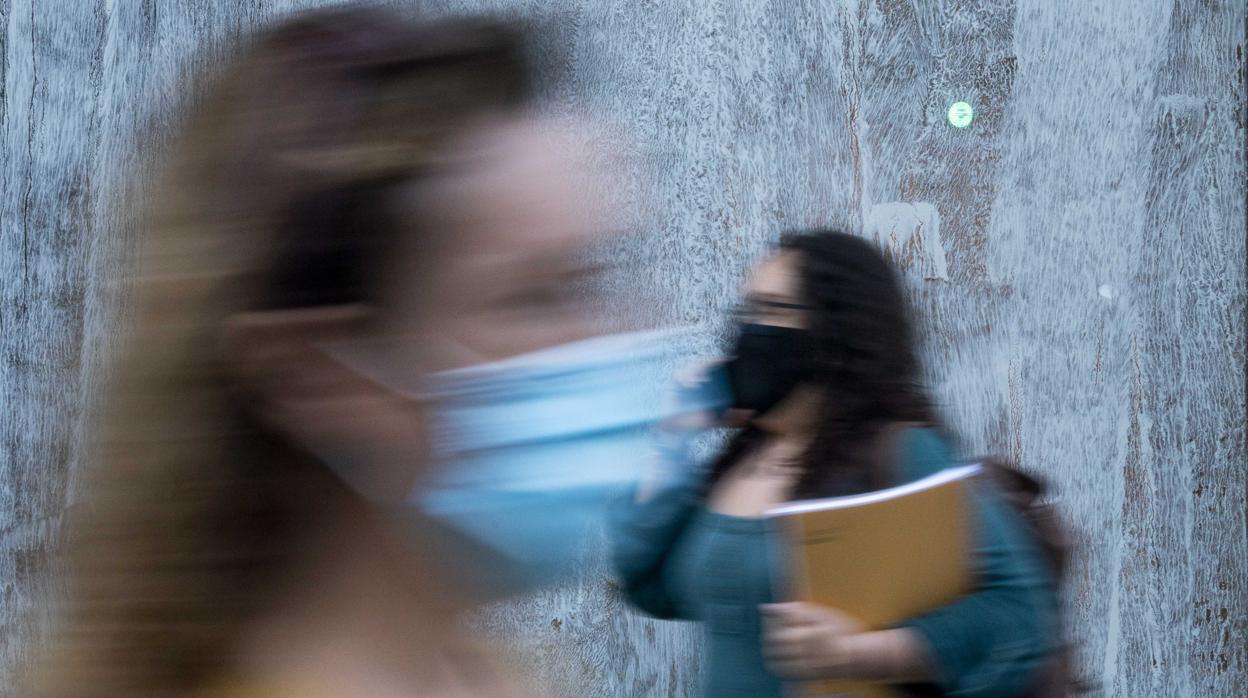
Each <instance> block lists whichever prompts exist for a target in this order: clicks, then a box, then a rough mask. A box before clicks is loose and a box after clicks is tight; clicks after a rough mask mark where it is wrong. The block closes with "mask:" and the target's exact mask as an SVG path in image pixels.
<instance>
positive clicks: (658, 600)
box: [611, 429, 1058, 698]
mask: <svg viewBox="0 0 1248 698" xmlns="http://www.w3.org/2000/svg"><path fill="white" fill-rule="evenodd" d="M898 443H899V448H900V449H901V451H902V458H900V459H899V460H900V462H901V471H902V473H901V475H902V477H903V479H904V480H905V481H907V482H909V481H913V480H917V479H920V478H922V477H926V476H928V475H931V474H933V473H935V472H938V471H940V470H943V469H944V468H947V467H950V466H952V465H954V463H955V462H954V459H953V457H952V454H951V452H950V449H949V446H948V444H947V443H946V442H945V441H944V439H942V438H941V436H940V435H939V432H937V431H936V430H934V429H910V430H908V431H907V432H906V433H904V434H903V435H902V438H900V439H899V440H898ZM668 456H669V457H670V458H673V459H675V460H676V461H677V462H678V463H679V466H678V467H677V468H675V469H674V470H675V472H674V473H673V475H672V477H670V478H669V479H668V481H667V482H666V483H665V484H664V486H662V487H661V488H660V489H659V490H658V491H657V492H656V494H655V495H654V496H652V497H651V498H649V499H647V500H645V501H644V502H642V503H636V502H635V501H634V499H629V500H627V501H623V502H620V504H619V506H618V507H617V508H616V510H615V512H614V522H613V525H612V529H611V537H612V552H613V558H614V562H615V567H616V570H617V572H618V574H619V576H620V578H621V581H622V584H623V587H624V590H625V593H626V594H627V596H628V598H629V600H630V601H631V602H632V603H633V604H634V605H636V606H637V607H638V608H640V609H642V610H643V611H645V612H647V613H649V614H651V615H653V616H655V617H658V618H669V619H679V620H693V621H700V622H701V623H702V628H703V634H704V639H703V661H702V694H703V695H705V696H715V697H716V698H718V697H721V696H757V697H768V696H775V697H776V698H779V696H781V695H782V684H781V682H780V681H779V680H778V679H777V678H776V677H775V676H773V675H772V674H771V673H770V672H768V671H767V669H766V666H765V665H764V663H763V658H762V649H761V633H760V625H759V617H758V606H759V604H763V603H769V602H773V601H776V600H779V599H778V598H777V594H776V590H775V584H776V582H775V576H776V572H777V570H778V569H779V567H778V566H777V565H776V563H775V560H776V550H777V546H776V545H775V534H774V532H773V531H772V530H771V527H770V526H769V524H768V522H767V520H766V519H751V518H741V517H735V516H728V515H725V514H720V513H717V512H713V511H710V510H708V509H707V508H706V507H705V506H704V505H703V501H702V497H703V494H702V489H703V484H704V483H703V478H704V477H705V473H704V472H703V471H701V469H698V468H695V467H692V463H691V462H690V461H689V459H688V458H687V456H686V455H685V453H684V451H683V449H680V451H679V452H678V451H675V450H669V451H668ZM975 510H976V511H975V513H976V518H975V522H976V525H975V536H976V541H977V543H976V549H975V562H976V568H977V570H976V571H977V586H976V589H975V590H974V591H973V592H972V593H971V594H968V595H966V596H964V597H963V598H961V599H959V600H958V601H956V602H954V603H952V604H950V605H948V606H945V607H943V608H939V609H936V610H935V611H932V612H930V613H927V614H925V615H923V616H920V617H917V618H911V619H909V620H907V621H905V622H903V623H901V624H900V625H901V626H904V627H910V628H913V629H914V630H915V631H917V632H918V633H919V634H921V635H922V636H923V637H924V638H925V639H926V640H927V643H928V645H929V646H930V648H931V651H932V655H933V658H934V660H935V668H936V674H937V680H936V681H935V683H934V685H930V686H923V687H912V688H913V692H914V693H916V694H927V695H930V694H935V695H948V696H985V697H986V696H1019V695H1023V694H1025V693H1026V692H1027V690H1028V687H1029V685H1030V684H1031V682H1032V680H1033V678H1034V677H1035V674H1036V671H1037V670H1038V669H1039V668H1040V667H1041V666H1042V664H1043V663H1044V662H1045V661H1046V660H1047V659H1048V658H1049V657H1050V656H1051V652H1052V651H1053V648H1054V647H1055V646H1056V637H1057V628H1056V627H1055V624H1056V619H1057V612H1056V611H1057V603H1058V602H1057V598H1056V593H1055V590H1054V582H1053V579H1052V577H1051V575H1050V573H1049V572H1048V569H1047V568H1046V566H1045V564H1044V562H1043V560H1042V558H1041V557H1040V553H1039V550H1038V549H1037V547H1036V545H1035V543H1034V542H1033V541H1032V539H1031V538H1030V536H1029V535H1028V533H1027V530H1026V528H1025V525H1026V524H1025V523H1024V522H1023V521H1022V519H1021V518H1020V517H1019V515H1018V513H1017V512H1015V511H1014V510H1013V509H1011V508H1010V506H1009V505H1008V504H1007V503H1005V502H1004V501H1002V500H1001V499H1000V497H999V496H997V495H996V493H995V492H993V491H992V490H991V489H990V488H989V487H988V486H987V485H986V484H984V483H977V484H976V489H975Z"/></svg>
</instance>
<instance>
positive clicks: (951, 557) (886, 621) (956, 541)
mask: <svg viewBox="0 0 1248 698" xmlns="http://www.w3.org/2000/svg"><path fill="white" fill-rule="evenodd" d="M978 472H979V466H976V465H968V466H962V467H957V468H949V469H947V470H943V471H941V472H938V473H935V474H933V475H931V476H929V477H926V478H923V479H922V480H917V481H915V482H911V483H907V484H905V485H901V486H898V487H893V488H890V489H886V490H879V491H876V492H868V493H865V494H860V495H852V496H847V497H833V498H830V499H817V500H809V501H800V502H792V503H790V504H786V505H784V506H781V507H778V508H775V509H772V510H771V511H769V512H768V516H769V517H771V518H773V519H774V521H775V522H776V523H777V524H778V528H779V530H780V531H781V532H783V534H784V535H783V540H784V541H785V546H784V551H783V555H784V557H785V559H786V560H787V564H788V568H789V569H788V572H789V573H790V576H789V577H788V579H787V580H786V581H787V584H786V586H787V591H788V593H789V596H790V598H791V599H793V600H798V601H809V602H812V603H817V604H822V605H825V606H830V607H833V608H837V609H839V610H841V611H844V612H845V613H848V614H849V615H851V616H854V617H855V618H857V619H858V620H860V621H862V622H863V623H865V624H866V625H867V627H868V628H871V629H878V628H886V627H888V626H890V625H892V624H894V623H896V622H898V621H901V620H904V619H906V618H910V617H913V616H916V615H919V614H922V613H923V612H924V611H929V610H932V609H935V608H938V607H940V606H942V605H944V604H946V603H948V602H950V601H953V600H955V599H957V598H958V597H959V596H960V595H962V594H964V593H966V592H967V591H969V590H970V587H971V582H972V569H971V525H970V521H969V514H970V512H971V503H970V491H969V480H970V478H971V477H973V476H974V475H976V474H977V473H978ZM799 690H800V693H801V694H802V695H806V696H825V695H850V696H862V697H864V698H865V697H867V696H870V697H872V698H877V697H883V696H893V695H896V693H895V692H894V691H892V690H890V689H889V687H888V686H886V685H882V684H876V685H871V684H864V683H860V682H859V683H854V682H844V681H817V682H811V683H808V684H803V685H802V686H801V687H800V689H799Z"/></svg>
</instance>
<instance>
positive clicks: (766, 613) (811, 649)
mask: <svg viewBox="0 0 1248 698" xmlns="http://www.w3.org/2000/svg"><path fill="white" fill-rule="evenodd" d="M759 613H760V614H761V615H762V618H763V657H764V659H766V660H767V665H768V667H769V668H770V669H771V671H772V672H773V673H775V674H776V675H777V676H779V677H781V678H784V679H790V680H798V681H801V680H810V679H860V680H866V681H884V682H890V683H906V682H920V681H928V680H931V679H932V677H933V675H934V674H933V665H932V657H931V653H930V650H929V648H928V646H927V643H926V642H925V641H924V640H923V638H922V637H920V636H919V634H918V633H916V632H915V631H913V630H910V629H908V628H890V629H887V630H872V631H865V630H864V628H863V625H862V623H860V622H859V621H858V620H857V619H855V618H854V617H853V616H850V615H848V614H846V613H844V612H842V611H838V610H836V609H834V608H828V607H826V606H819V605H817V604H810V603H796V602H795V603H779V604H764V605H762V606H759Z"/></svg>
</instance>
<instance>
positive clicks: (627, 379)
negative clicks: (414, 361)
mask: <svg viewBox="0 0 1248 698" xmlns="http://www.w3.org/2000/svg"><path fill="white" fill-rule="evenodd" d="M675 337H676V333H675V332H673V331H655V332H638V333H628V334H619V335H611V336H605V337H598V338H594V339H589V340H583V341H578V342H573V343H570V344H565V345H560V346H557V347H552V348H549V349H545V350H542V351H539V352H535V353H531V354H525V355H522V356H516V357H512V358H508V359H505V360H501V361H496V362H491V363H485V364H478V365H474V366H470V367H467V368H462V369H455V370H451V371H445V372H441V373H435V374H432V375H428V376H424V377H423V378H421V379H420V381H419V385H418V386H417V387H412V386H410V383H411V381H410V380H404V379H405V378H406V376H401V375H394V373H395V372H394V371H393V370H391V369H385V368H381V366H382V365H383V364H384V362H374V361H369V360H367V358H366V357H365V355H364V354H362V353H360V352H358V351H353V349H352V347H351V346H350V345H326V346H323V347H322V350H324V351H325V352H326V353H327V354H329V355H330V356H332V357H333V358H335V359H336V360H337V361H339V362H340V363H342V364H343V365H346V366H348V367H349V368H352V369H353V370H355V371H357V372H358V373H360V374H361V375H364V376H365V377H367V378H369V379H370V380H372V381H374V382H375V383H377V384H379V385H382V386H385V387H386V388H387V389H389V390H391V391H394V392H396V393H400V394H404V395H406V396H409V397H411V398H412V399H417V400H421V401H422V402H423V403H424V404H425V405H426V406H427V407H428V409H427V410H426V411H425V412H426V415H427V417H426V418H427V419H428V421H429V423H428V424H427V425H426V430H427V433H428V434H429V444H430V448H431V451H432V453H430V454H416V455H417V456H420V457H424V456H432V460H433V463H432V465H431V466H430V467H428V468H427V470H428V471H429V475H428V477H426V478H424V479H423V480H422V481H421V482H420V483H419V484H418V485H417V486H416V487H415V488H414V489H413V491H412V492H411V493H410V494H409V495H408V496H407V498H406V499H405V500H404V501H403V503H402V505H401V506H400V507H398V509H400V510H401V511H397V512H395V513H396V515H397V520H399V521H401V522H403V525H406V526H413V527H422V528H421V529H420V530H419V531H418V533H419V534H421V535H425V536H430V535H434V536H437V535H441V534H435V533H431V531H437V530H440V531H441V532H442V533H443V534H445V535H442V537H441V540H442V542H443V545H444V547H442V548H441V549H440V552H439V557H445V558H446V559H444V560H439V564H452V565H454V564H458V565H461V566H462V567H463V570H462V571H463V572H466V573H467V576H468V577H472V578H474V579H473V580H472V581H474V582H477V583H479V586H480V587H481V588H482V589H486V590H488V591H489V593H493V594H509V593H514V592H519V591H524V590H526V589H529V588H532V587H534V586H539V585H543V584H549V583H553V582H557V581H559V580H560V579H562V578H564V577H566V576H567V575H568V574H569V573H571V572H573V571H574V567H575V565H574V563H575V561H576V560H577V559H578V558H580V557H581V555H582V554H583V552H584V551H585V549H586V543H587V542H588V541H589V540H590V539H591V538H592V536H593V535H594V533H595V531H596V527H597V525H598V524H600V523H601V520H602V518H603V517H604V516H605V511H606V508H607V505H608V503H609V501H610V500H612V499H613V498H615V497H617V496H621V495H624V494H625V493H626V492H627V491H628V490H630V489H631V488H632V487H633V486H634V485H635V484H636V482H637V480H638V478H639V476H640V474H641V472H642V470H643V468H644V466H645V464H646V462H647V459H648V458H649V457H650V450H651V440H650V439H651V434H650V431H651V429H652V427H653V426H654V425H655V424H656V423H657V422H658V421H660V420H662V419H664V418H666V417H669V416H673V415H674V414H675V413H677V412H685V411H693V410H699V409H719V408H722V407H723V406H724V405H725V404H726V402H727V395H726V390H725V391H714V390H710V391H703V392H700V393H697V394H690V395H689V396H687V397H686V398H684V400H683V404H671V403H662V402H661V401H660V399H659V395H660V390H659V387H660V386H661V384H662V383H663V382H664V381H665V380H666V377H667V371H668V370H670V368H671V366H672V362H673V360H674V358H675V342H674V340H675ZM327 455H328V457H325V458H324V459H325V460H326V461H327V462H328V463H329V465H330V466H331V467H334V468H335V470H338V469H339V467H340V466H339V465H337V464H339V463H343V462H344V459H343V458H341V457H335V456H334V455H332V454H327ZM346 467H348V468H349V464H346ZM340 474H342V475H343V476H344V479H346V480H347V481H348V482H350V477H349V476H348V475H349V473H340ZM382 506H394V505H393V504H388V505H382ZM430 523H432V524H433V526H432V527H431V526H429V525H428V524H430Z"/></svg>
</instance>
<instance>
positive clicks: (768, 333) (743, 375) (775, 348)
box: [724, 323, 806, 414]
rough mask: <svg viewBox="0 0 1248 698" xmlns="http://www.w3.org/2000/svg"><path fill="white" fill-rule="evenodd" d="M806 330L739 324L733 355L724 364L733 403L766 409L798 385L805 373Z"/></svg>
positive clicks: (761, 411)
mask: <svg viewBox="0 0 1248 698" xmlns="http://www.w3.org/2000/svg"><path fill="white" fill-rule="evenodd" d="M805 337H806V331H805V330H801V329H797V328H794V327H781V326H779V325H761V324H755V323H746V324H743V325H741V329H740V334H738V335H737V344H736V346H735V347H734V349H733V352H732V353H733V355H734V357H733V358H732V359H731V360H730V361H728V363H727V364H726V365H725V367H724V368H725V369H726V370H727V372H728V383H729V385H730V386H731V387H732V396H733V398H732V406H733V407H736V408H739V409H744V410H755V411H756V412H758V413H760V414H761V413H763V412H766V411H767V410H770V409H771V408H772V407H775V406H776V403H778V402H780V401H781V400H783V399H784V397H785V396H786V395H788V394H789V393H790V392H792V391H793V388H795V387H797V384H798V383H799V382H800V381H801V380H802V378H803V377H804V375H805V369H806V364H805V361H804V360H803V358H804V357H803V356H802V354H803V352H802V344H803V342H804V340H805Z"/></svg>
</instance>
